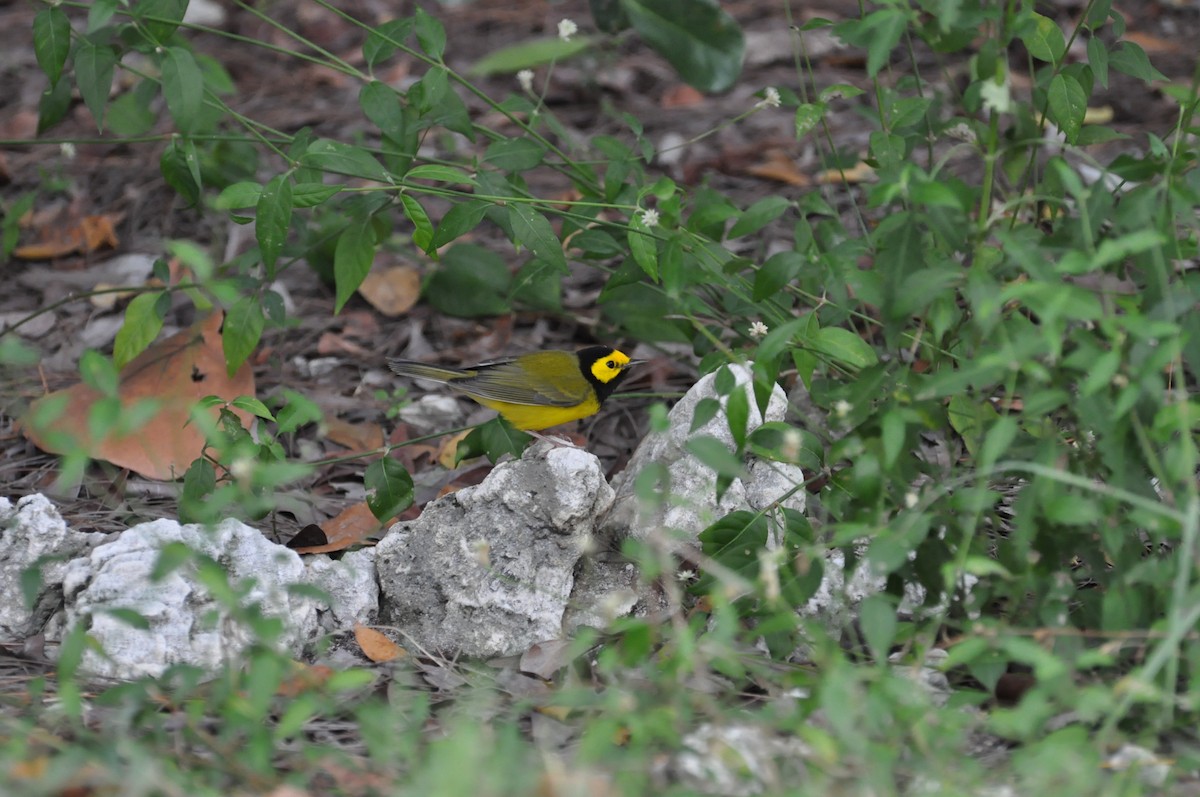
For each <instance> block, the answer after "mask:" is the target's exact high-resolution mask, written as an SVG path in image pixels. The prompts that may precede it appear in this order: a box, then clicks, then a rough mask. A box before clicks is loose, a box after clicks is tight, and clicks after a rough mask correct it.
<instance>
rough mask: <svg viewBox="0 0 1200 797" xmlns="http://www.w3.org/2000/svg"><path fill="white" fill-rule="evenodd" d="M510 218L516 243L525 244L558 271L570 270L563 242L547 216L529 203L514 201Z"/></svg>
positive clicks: (509, 208) (509, 207) (535, 255)
mask: <svg viewBox="0 0 1200 797" xmlns="http://www.w3.org/2000/svg"><path fill="white" fill-rule="evenodd" d="M508 220H509V224H511V225H512V230H513V237H514V239H515V242H516V243H519V244H521V245H523V246H525V247H526V248H528V249H529V251H530V252H533V256H534V257H536V258H538V259H539V260H544V261H545V262H547V263H549V264H550V265H551V266H553V267H554V268H555V269H557V270H558V271H561V272H563V273H566V272H567V271H568V270H569V269H568V268H567V258H566V255H564V254H563V250H562V243H561V242H560V241H559V240H558V236H557V235H555V234H554V228H553V227H551V226H550V222H549V221H548V220H547V219H546V217H545V216H543V215H542V214H541V213H538V212H537V211H536V210H534V209H533V208H532V207H531V206H530V205H529V204H528V203H525V202H513V203H511V204H510V205H509V206H508Z"/></svg>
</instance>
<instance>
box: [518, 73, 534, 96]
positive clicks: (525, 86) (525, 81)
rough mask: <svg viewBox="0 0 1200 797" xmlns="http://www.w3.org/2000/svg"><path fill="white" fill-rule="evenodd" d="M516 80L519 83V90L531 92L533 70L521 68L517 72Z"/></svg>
mask: <svg viewBox="0 0 1200 797" xmlns="http://www.w3.org/2000/svg"><path fill="white" fill-rule="evenodd" d="M517 82H518V83H520V84H521V91H523V92H525V93H526V94H532V93H533V70H532V69H522V70H521V71H520V72H518V73H517Z"/></svg>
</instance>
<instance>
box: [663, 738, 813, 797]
mask: <svg viewBox="0 0 1200 797" xmlns="http://www.w3.org/2000/svg"><path fill="white" fill-rule="evenodd" d="M682 748H683V749H682V750H680V751H679V752H677V753H675V754H674V755H673V756H671V757H670V758H669V759H667V761H666V762H665V767H664V768H663V769H661V770H659V771H658V772H656V773H655V774H657V775H658V776H659V777H660V778H663V779H665V780H667V781H668V782H671V783H679V784H682V785H683V786H685V787H687V788H689V789H692V790H694V791H695V792H697V793H699V794H713V795H721V796H722V797H726V796H728V797H749V795H754V794H762V793H763V792H769V793H772V794H775V793H782V792H783V791H784V790H786V789H788V788H793V789H794V788H797V787H799V785H800V784H802V783H805V782H806V781H807V780H808V778H807V777H806V775H807V771H806V764H805V762H806V761H807V759H809V758H811V757H813V755H814V754H813V751H812V749H811V748H810V747H809V746H808V744H806V743H805V742H804V741H802V740H801V739H798V738H796V737H793V736H786V735H784V734H781V733H778V732H777V731H775V730H773V729H771V728H769V727H765V726H760V725H752V724H750V723H731V724H728V725H717V724H713V723H705V724H703V725H701V726H700V727H698V728H696V730H694V731H692V732H691V733H689V734H688V735H687V736H685V737H684V738H683V745H682Z"/></svg>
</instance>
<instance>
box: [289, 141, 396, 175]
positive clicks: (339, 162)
mask: <svg viewBox="0 0 1200 797" xmlns="http://www.w3.org/2000/svg"><path fill="white" fill-rule="evenodd" d="M300 164H301V165H302V166H309V167H311V168H314V169H321V170H323V171H327V172H333V173H334V174H344V175H347V176H349V177H361V178H362V179H364V180H374V181H375V182H378V183H391V182H392V179H391V176H390V175H389V174H388V172H387V170H386V169H385V168H383V165H382V164H381V163H380V162H379V161H378V160H376V159H375V156H374V155H372V154H371V153H370V152H368V151H367V150H365V149H363V148H362V147H356V146H353V145H351V144H344V143H342V142H341V141H334V140H333V139H329V138H318V139H317V140H316V141H314V142H313V143H312V144H310V145H309V147H308V150H307V151H306V152H305V153H304V155H302V156H301V157H300Z"/></svg>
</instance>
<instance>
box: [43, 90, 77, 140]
mask: <svg viewBox="0 0 1200 797" xmlns="http://www.w3.org/2000/svg"><path fill="white" fill-rule="evenodd" d="M70 109H71V82H70V81H69V80H60V81H58V83H57V84H56V85H55V86H53V87H51V88H49V89H47V90H46V91H44V92H42V96H41V97H39V98H38V126H37V131H38V135H41V134H42V133H44V132H46V131H47V130H49V129H50V128H52V127H54V125H56V124H58V123H59V122H61V121H62V120H63V117H64V116H66V115H67V111H69V110H70Z"/></svg>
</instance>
